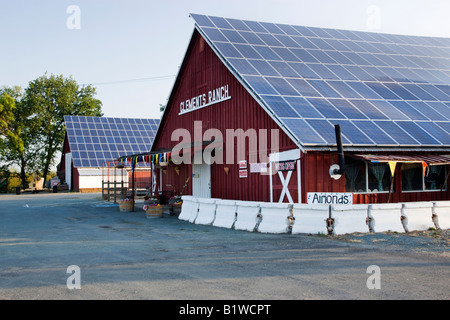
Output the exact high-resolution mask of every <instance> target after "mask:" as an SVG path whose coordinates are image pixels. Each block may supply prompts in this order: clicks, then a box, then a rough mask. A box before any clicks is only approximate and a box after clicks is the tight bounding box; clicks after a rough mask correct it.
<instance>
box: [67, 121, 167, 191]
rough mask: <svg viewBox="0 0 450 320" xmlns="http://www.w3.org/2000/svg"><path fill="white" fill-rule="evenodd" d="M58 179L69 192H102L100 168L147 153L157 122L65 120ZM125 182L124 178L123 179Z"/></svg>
mask: <svg viewBox="0 0 450 320" xmlns="http://www.w3.org/2000/svg"><path fill="white" fill-rule="evenodd" d="M64 120H65V124H66V136H65V139H64V145H63V150H62V155H61V162H60V164H59V165H58V177H59V179H60V180H61V182H63V181H65V182H66V183H67V184H68V187H69V190H73V191H80V192H93V191H101V190H102V168H104V167H105V165H106V168H107V165H108V162H110V163H112V162H114V160H115V159H117V158H118V157H120V156H123V155H126V154H130V153H141V152H148V151H149V150H150V148H151V145H152V143H153V139H154V136H155V133H156V130H157V126H158V124H159V119H132V118H108V117H86V116H65V117H64ZM126 179H127V177H126Z"/></svg>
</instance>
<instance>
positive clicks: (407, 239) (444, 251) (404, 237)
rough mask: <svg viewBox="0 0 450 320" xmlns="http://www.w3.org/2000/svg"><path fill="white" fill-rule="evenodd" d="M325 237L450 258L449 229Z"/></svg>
mask: <svg viewBox="0 0 450 320" xmlns="http://www.w3.org/2000/svg"><path fill="white" fill-rule="evenodd" d="M326 237H328V238H330V239H336V240H339V241H347V242H351V243H356V244H358V243H359V244H361V245H371V246H377V247H382V248H386V249H389V248H390V249H394V250H395V249H398V250H403V251H410V252H416V253H425V254H426V253H428V254H433V255H439V256H443V257H450V251H449V249H450V229H446V230H436V229H434V228H432V229H429V230H426V231H411V232H408V233H396V232H379V233H351V234H345V235H333V236H326Z"/></svg>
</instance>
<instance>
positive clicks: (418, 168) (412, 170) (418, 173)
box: [402, 163, 423, 191]
mask: <svg viewBox="0 0 450 320" xmlns="http://www.w3.org/2000/svg"><path fill="white" fill-rule="evenodd" d="M414 190H416V191H417V190H423V169H422V164H421V163H403V164H402V191H414Z"/></svg>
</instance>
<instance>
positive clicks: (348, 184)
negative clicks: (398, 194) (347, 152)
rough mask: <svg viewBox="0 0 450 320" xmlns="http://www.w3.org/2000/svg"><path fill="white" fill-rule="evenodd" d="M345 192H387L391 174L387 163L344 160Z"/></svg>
mask: <svg viewBox="0 0 450 320" xmlns="http://www.w3.org/2000/svg"><path fill="white" fill-rule="evenodd" d="M345 179H346V180H345V191H347V192H389V188H390V186H391V172H390V170H389V166H388V164H387V163H371V162H365V161H362V160H356V159H353V158H347V157H346V159H345Z"/></svg>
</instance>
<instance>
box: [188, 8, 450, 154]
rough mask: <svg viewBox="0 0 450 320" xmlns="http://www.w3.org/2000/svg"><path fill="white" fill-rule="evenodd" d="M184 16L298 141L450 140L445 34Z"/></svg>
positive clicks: (449, 57) (449, 47)
mask: <svg viewBox="0 0 450 320" xmlns="http://www.w3.org/2000/svg"><path fill="white" fill-rule="evenodd" d="M191 16H192V18H193V19H194V20H195V22H196V26H197V29H198V30H199V32H200V33H201V34H202V36H203V37H204V38H205V39H206V40H207V41H208V43H209V44H210V45H211V46H212V47H213V48H214V49H215V50H216V52H217V53H218V54H219V55H220V56H221V57H222V58H223V60H224V61H225V63H226V64H227V63H228V65H229V66H230V68H231V71H232V72H234V73H235V74H236V75H237V76H239V77H240V78H241V79H242V80H243V82H244V84H245V85H246V86H248V88H249V89H251V90H252V91H253V92H254V93H255V94H256V97H257V99H258V97H259V98H260V99H261V101H262V100H263V101H264V104H265V105H267V106H268V107H269V108H270V109H271V110H272V111H273V112H274V113H275V117H278V118H279V120H281V121H282V122H284V123H285V124H286V126H287V127H288V128H289V130H290V131H291V133H293V135H294V136H295V137H296V138H297V140H298V142H299V143H300V144H305V145H308V146H312V145H317V146H322V145H333V144H335V139H334V129H333V126H332V123H331V122H330V121H327V120H325V119H319V118H322V117H324V118H327V119H333V122H335V121H337V119H341V120H342V121H343V122H342V123H343V126H342V127H343V131H342V133H343V135H344V136H345V137H346V138H345V139H344V140H345V141H344V144H345V143H348V144H358V145H367V146H373V144H374V143H375V144H377V145H387V146H393V145H399V146H402V145H404V146H410V145H411V146H415V147H417V146H420V145H424V146H429V145H436V146H437V145H445V146H450V143H449V139H448V136H447V135H449V134H450V124H449V121H450V39H446V38H431V37H417V36H402V35H389V34H380V33H372V32H357V31H346V30H335V29H325V28H317V27H305V26H296V25H286V24H275V23H268V22H256V21H248V20H238V19H224V18H220V17H211V16H204V15H196V14H193V15H191ZM269 96H270V97H269ZM343 98H344V99H343ZM362 125H365V126H366V127H365V128H364V129H363V130H359V129H358V128H359V127H360V126H362ZM346 130H347V132H345V131H346ZM440 133H446V134H445V135H444V134H442V137H440V136H439V134H440Z"/></svg>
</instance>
